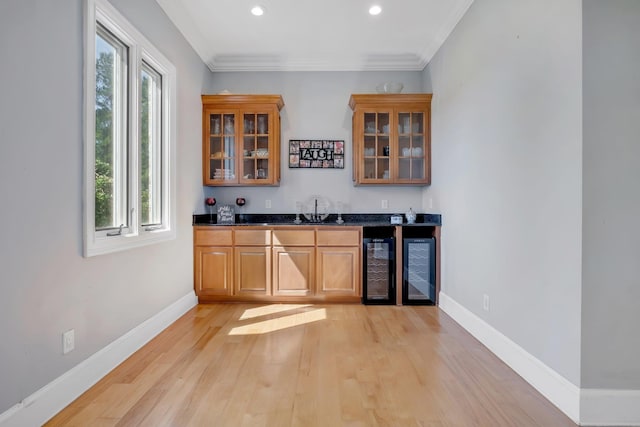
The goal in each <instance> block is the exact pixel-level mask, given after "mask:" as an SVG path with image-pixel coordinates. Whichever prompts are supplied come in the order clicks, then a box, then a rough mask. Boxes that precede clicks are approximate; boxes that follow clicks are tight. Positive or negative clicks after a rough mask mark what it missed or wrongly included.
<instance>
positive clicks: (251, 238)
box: [235, 229, 271, 246]
mask: <svg viewBox="0 0 640 427" xmlns="http://www.w3.org/2000/svg"><path fill="white" fill-rule="evenodd" d="M235 233H236V236H235V243H236V245H238V246H270V245H271V230H238V229H236V231H235Z"/></svg>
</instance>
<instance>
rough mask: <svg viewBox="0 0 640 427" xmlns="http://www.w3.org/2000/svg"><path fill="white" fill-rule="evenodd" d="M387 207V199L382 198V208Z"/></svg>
mask: <svg viewBox="0 0 640 427" xmlns="http://www.w3.org/2000/svg"><path fill="white" fill-rule="evenodd" d="M388 208H389V201H388V200H385V199H382V209H388Z"/></svg>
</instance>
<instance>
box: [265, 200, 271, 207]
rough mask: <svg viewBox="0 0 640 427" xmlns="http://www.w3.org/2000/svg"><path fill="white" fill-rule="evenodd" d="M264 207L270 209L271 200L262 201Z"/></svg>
mask: <svg viewBox="0 0 640 427" xmlns="http://www.w3.org/2000/svg"><path fill="white" fill-rule="evenodd" d="M264 207H265V209H271V200H269V199H267V200H265V201H264Z"/></svg>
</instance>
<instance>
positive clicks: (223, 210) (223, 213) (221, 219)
mask: <svg viewBox="0 0 640 427" xmlns="http://www.w3.org/2000/svg"><path fill="white" fill-rule="evenodd" d="M217 218H218V224H235V223H236V214H235V208H234V207H233V206H232V205H222V206H220V207H219V208H218V217H217Z"/></svg>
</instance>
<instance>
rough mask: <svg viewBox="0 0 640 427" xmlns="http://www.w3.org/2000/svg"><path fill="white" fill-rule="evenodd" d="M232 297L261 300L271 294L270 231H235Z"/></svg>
mask: <svg viewBox="0 0 640 427" xmlns="http://www.w3.org/2000/svg"><path fill="white" fill-rule="evenodd" d="M234 242H235V248H234V264H235V281H234V283H235V287H234V292H233V294H234V295H240V296H247V297H256V298H261V297H264V296H268V295H270V294H271V230H265V229H247V230H245V229H243V230H235V236H234Z"/></svg>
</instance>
